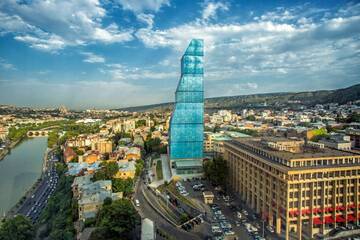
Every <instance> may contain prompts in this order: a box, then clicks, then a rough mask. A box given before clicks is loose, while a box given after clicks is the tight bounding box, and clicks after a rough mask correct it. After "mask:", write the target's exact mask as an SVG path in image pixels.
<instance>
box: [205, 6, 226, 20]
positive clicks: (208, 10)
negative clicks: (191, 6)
mask: <svg viewBox="0 0 360 240" xmlns="http://www.w3.org/2000/svg"><path fill="white" fill-rule="evenodd" d="M219 10H224V11H226V10H229V8H228V6H227V5H226V4H225V3H222V2H216V3H215V2H209V3H207V5H206V6H205V8H204V9H203V12H202V19H203V20H209V19H215V18H216V14H217V11H219Z"/></svg>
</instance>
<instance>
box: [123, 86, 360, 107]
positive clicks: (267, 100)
mask: <svg viewBox="0 0 360 240" xmlns="http://www.w3.org/2000/svg"><path fill="white" fill-rule="evenodd" d="M356 100H360V84H357V85H353V86H350V87H347V88H342V89H335V90H318V91H308V92H281V93H263V94H251V95H239V96H228V97H215V98H207V99H205V108H206V110H207V111H212V110H217V109H231V110H240V109H243V108H249V107H251V108H263V107H272V108H281V107H290V108H297V107H299V106H302V105H306V106H313V105H315V104H325V103H339V104H344V103H347V102H349V101H356ZM172 106H173V103H160V104H153V105H145V106H137V107H128V108H121V109H119V110H127V111H139V112H141V111H150V110H166V109H171V108H172Z"/></svg>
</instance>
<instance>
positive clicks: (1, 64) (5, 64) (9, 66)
mask: <svg viewBox="0 0 360 240" xmlns="http://www.w3.org/2000/svg"><path fill="white" fill-rule="evenodd" d="M0 67H1V68H3V69H6V70H16V67H15V66H14V65H13V64H11V63H8V62H7V61H6V60H5V59H3V58H0Z"/></svg>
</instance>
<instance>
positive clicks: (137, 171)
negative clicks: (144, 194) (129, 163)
mask: <svg viewBox="0 0 360 240" xmlns="http://www.w3.org/2000/svg"><path fill="white" fill-rule="evenodd" d="M143 169H144V160H142V159H139V160H137V161H136V163H135V176H140V174H141V172H142V170H143Z"/></svg>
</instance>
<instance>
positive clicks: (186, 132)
mask: <svg viewBox="0 0 360 240" xmlns="http://www.w3.org/2000/svg"><path fill="white" fill-rule="evenodd" d="M203 44H204V43H203V40H200V39H193V40H191V42H190V44H189V46H188V47H187V49H186V51H185V53H184V55H183V56H182V58H181V77H180V81H179V83H178V86H177V89H176V92H175V106H174V111H173V114H172V117H171V121H170V159H171V160H180V159H192V160H194V159H202V158H203V140H204V139H203V138H204V136H203V135H204V86H203V76H204V67H203V56H204V50H203Z"/></svg>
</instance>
